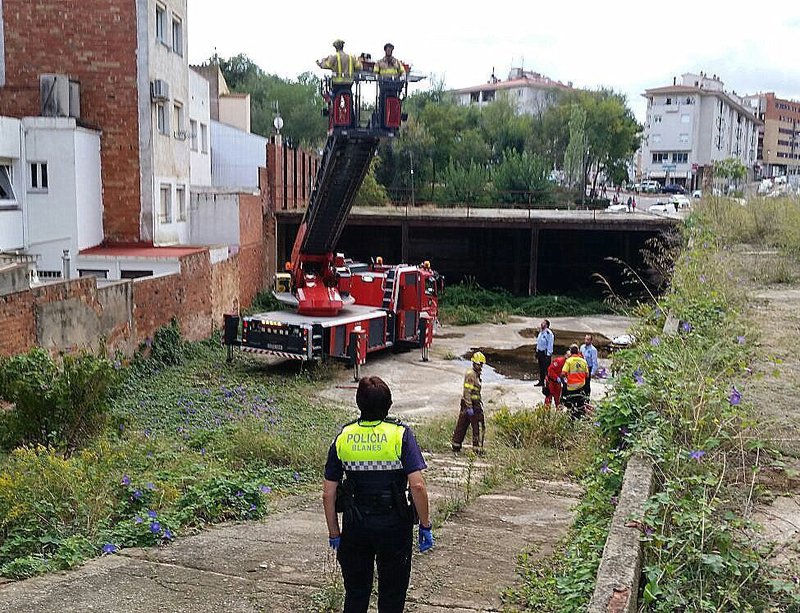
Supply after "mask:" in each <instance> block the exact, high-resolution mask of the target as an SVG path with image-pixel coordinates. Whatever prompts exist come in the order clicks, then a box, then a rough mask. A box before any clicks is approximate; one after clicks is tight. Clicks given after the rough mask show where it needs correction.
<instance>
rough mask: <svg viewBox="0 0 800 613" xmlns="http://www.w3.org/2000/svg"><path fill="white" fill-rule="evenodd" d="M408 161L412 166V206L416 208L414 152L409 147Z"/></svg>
mask: <svg viewBox="0 0 800 613" xmlns="http://www.w3.org/2000/svg"><path fill="white" fill-rule="evenodd" d="M408 162H409V165H410V166H411V208H412V209H413V208H414V152H413V151H411V150H410V149H409V151H408Z"/></svg>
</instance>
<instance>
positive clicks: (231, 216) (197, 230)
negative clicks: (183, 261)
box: [190, 192, 241, 247]
mask: <svg viewBox="0 0 800 613" xmlns="http://www.w3.org/2000/svg"><path fill="white" fill-rule="evenodd" d="M190 211H191V212H190V218H191V224H190V226H191V232H190V240H191V243H192V244H193V245H231V246H237V247H238V246H239V245H240V244H241V237H240V234H239V195H238V194H232V193H217V192H202V193H193V194H192V199H191V209H190Z"/></svg>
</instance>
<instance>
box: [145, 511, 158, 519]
mask: <svg viewBox="0 0 800 613" xmlns="http://www.w3.org/2000/svg"><path fill="white" fill-rule="evenodd" d="M147 517H149V518H150V519H155V518H156V517H158V513H156V512H155V511H153V510H152V509H150V510H149V511H148V512H147Z"/></svg>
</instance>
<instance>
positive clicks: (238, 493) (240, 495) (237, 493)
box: [236, 490, 244, 498]
mask: <svg viewBox="0 0 800 613" xmlns="http://www.w3.org/2000/svg"><path fill="white" fill-rule="evenodd" d="M242 496H244V492H243V491H242V490H239V491H238V492H236V497H237V498H241V497H242Z"/></svg>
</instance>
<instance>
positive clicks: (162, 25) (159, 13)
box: [156, 4, 167, 44]
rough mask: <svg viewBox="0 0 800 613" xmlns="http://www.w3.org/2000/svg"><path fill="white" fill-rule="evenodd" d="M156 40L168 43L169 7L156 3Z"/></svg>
mask: <svg viewBox="0 0 800 613" xmlns="http://www.w3.org/2000/svg"><path fill="white" fill-rule="evenodd" d="M156 42H159V43H164V44H166V43H167V8H166V7H165V6H162V5H160V4H156Z"/></svg>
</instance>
